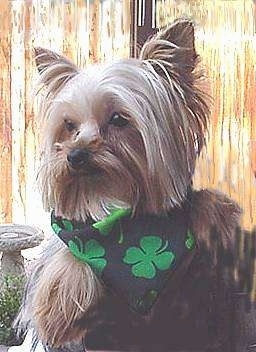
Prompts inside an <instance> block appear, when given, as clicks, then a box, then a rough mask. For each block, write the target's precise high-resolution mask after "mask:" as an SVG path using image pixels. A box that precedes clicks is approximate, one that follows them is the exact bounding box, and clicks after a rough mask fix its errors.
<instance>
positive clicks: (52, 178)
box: [18, 19, 256, 352]
mask: <svg viewBox="0 0 256 352" xmlns="http://www.w3.org/2000/svg"><path fill="white" fill-rule="evenodd" d="M35 54H36V58H35V59H36V64H37V67H38V71H39V73H40V81H39V89H38V90H39V92H40V95H41V97H42V98H41V104H40V109H39V110H40V111H39V115H40V121H41V123H42V127H41V132H42V165H41V168H40V170H39V185H40V190H41V193H42V200H43V204H44V207H45V209H46V210H47V211H50V210H53V212H52V226H53V229H54V231H55V235H53V236H52V237H51V239H50V241H49V244H48V246H47V248H46V249H45V251H44V253H43V255H42V258H41V259H40V260H39V261H38V262H37V264H36V265H35V268H34V270H33V272H32V274H31V275H30V278H29V280H28V284H27V288H26V293H25V297H24V300H23V305H22V308H21V312H20V315H19V318H18V325H19V327H20V329H25V330H26V329H28V328H32V329H33V330H34V334H35V339H36V340H38V341H41V342H42V343H43V344H44V348H45V350H46V351H76V352H78V351H84V350H85V349H89V350H103V349H104V350H111V351H117V350H118V351H136V352H140V351H147V352H150V351H157V352H161V351H162V352H167V351H168V352H171V351H176V352H177V351H183V352H184V351H197V352H206V351H212V352H213V351H214V352H217V351H219V352H229V351H230V352H231V351H232V352H235V351H237V352H243V351H244V352H245V351H247V348H248V347H249V346H253V343H255V342H256V337H255V319H254V315H253V314H252V313H248V312H246V313H243V308H242V307H243V303H242V301H243V299H244V295H243V294H241V292H240V291H239V292H237V291H236V285H235V278H234V275H233V274H232V272H233V270H232V269H233V266H232V265H233V264H232V263H233V262H232V260H231V261H230V262H229V261H228V260H226V262H225V263H224V261H225V260H224V259H225V258H230V253H231V254H232V253H233V252H234V251H233V247H234V239H235V233H236V229H237V228H238V226H239V219H240V214H241V210H240V208H239V207H238V205H236V204H235V203H234V202H233V201H232V200H230V199H229V198H228V197H226V196H225V195H223V194H221V193H219V192H217V191H212V190H199V191H195V190H193V187H192V177H193V174H194V170H195V164H196V160H197V158H198V156H199V155H200V151H201V149H202V147H203V146H204V145H205V136H206V133H207V126H208V121H209V114H210V113H209V105H210V104H209V101H210V100H209V97H208V95H207V92H206V89H205V85H204V81H205V80H204V75H203V73H202V70H201V69H200V67H199V56H198V55H197V53H196V49H195V35H194V25H193V23H192V22H191V21H190V20H187V19H178V20H176V21H174V22H173V23H172V24H171V25H169V26H167V27H166V28H164V29H162V30H161V31H159V32H158V33H157V34H156V35H155V36H154V37H152V38H150V39H148V41H147V42H146V43H145V44H144V46H143V47H142V49H141V52H140V56H139V58H130V59H122V60H119V61H117V62H114V63H112V64H108V65H94V66H92V67H89V68H87V69H86V70H80V69H79V68H78V67H76V65H75V64H73V63H72V62H70V61H69V60H68V59H66V58H64V57H63V56H60V55H58V54H56V53H54V52H52V51H49V50H46V49H42V48H36V49H35ZM142 234H143V236H142ZM138 236H142V237H138ZM114 238H115V243H114V240H113V239H114ZM89 254H90V255H89ZM119 261H121V264H120V263H119ZM252 348H253V347H252ZM252 350H253V349H252ZM250 351H251V349H250ZM255 351H256V349H255Z"/></svg>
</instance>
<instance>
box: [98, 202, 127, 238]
mask: <svg viewBox="0 0 256 352" xmlns="http://www.w3.org/2000/svg"><path fill="white" fill-rule="evenodd" d="M130 215H131V209H113V210H112V211H111V212H110V214H109V215H108V216H106V217H105V218H104V219H103V220H100V221H98V222H96V223H95V224H93V225H92V226H93V227H94V228H95V229H97V230H99V231H100V233H101V234H102V235H104V236H107V235H108V234H109V233H110V232H111V230H112V229H113V227H114V226H115V224H116V223H117V222H118V221H119V220H120V219H122V218H123V217H125V216H130Z"/></svg>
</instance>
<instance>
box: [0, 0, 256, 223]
mask: <svg viewBox="0 0 256 352" xmlns="http://www.w3.org/2000/svg"><path fill="white" fill-rule="evenodd" d="M144 3H145V4H147V0H146V2H144ZM130 6H131V1H129V0H12V1H5V0H0V68H1V75H0V104H1V105H0V118H1V124H0V162H1V178H0V222H8V221H19V222H31V219H32V221H34V219H35V221H34V222H37V223H39V224H40V222H41V219H43V214H44V213H43V211H42V209H41V208H40V197H39V195H38V194H37V192H36V191H35V189H36V188H35V184H34V181H35V176H36V172H35V170H36V168H37V158H36V156H37V155H38V141H37V134H38V131H37V126H36V121H35V119H34V113H33V110H32V108H31V107H32V99H31V91H32V88H33V85H34V82H35V80H36V77H37V72H36V70H35V67H34V64H33V60H32V48H33V46H42V47H46V48H50V49H52V50H55V51H57V52H59V53H62V52H63V53H64V54H65V55H67V56H68V57H70V58H71V59H72V60H74V61H75V62H76V63H77V64H78V65H80V66H82V67H84V66H86V65H88V64H90V63H93V62H95V61H111V60H112V59H113V58H117V57H128V56H129V49H130V23H131V15H130V13H131V11H130ZM184 16H185V17H191V18H193V19H194V21H195V23H196V24H197V31H196V37H197V40H196V45H197V49H198V51H199V53H200V54H201V56H202V61H203V63H204V64H205V67H206V71H207V74H208V76H209V78H210V82H211V87H212V88H211V91H212V96H213V107H212V115H211V125H210V128H209V142H208V147H207V150H206V151H204V153H203V154H202V156H201V159H200V162H199V163H198V168H197V172H196V175H195V180H194V183H195V186H196V187H211V188H218V189H220V190H222V191H223V192H225V193H227V194H229V195H230V196H231V197H232V198H234V199H235V200H237V201H238V203H239V204H240V205H241V207H242V208H243V209H244V218H243V221H244V226H245V227H246V228H247V229H251V228H252V227H253V226H255V225H256V182H255V177H254V174H253V172H255V171H256V148H255V145H256V104H255V102H256V80H255V64H256V34H255V19H256V15H255V5H254V3H253V1H251V0H226V1H222V0H214V1H211V0H200V1H199V0H193V1H185V0H184V1H182V0H157V1H156V22H157V26H162V25H164V24H166V23H168V22H170V21H171V20H173V19H174V18H176V17H184ZM253 156H254V160H255V161H254V165H252V161H253ZM47 221H48V220H47Z"/></svg>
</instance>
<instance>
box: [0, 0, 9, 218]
mask: <svg viewBox="0 0 256 352" xmlns="http://www.w3.org/2000/svg"><path fill="white" fill-rule="evenodd" d="M0 24H1V30H0V68H1V75H0V121H1V124H0V158H1V176H0V222H3V223H5V222H11V221H12V134H11V130H12V123H11V116H12V115H11V114H12V112H11V32H12V22H11V2H10V1H1V4H0Z"/></svg>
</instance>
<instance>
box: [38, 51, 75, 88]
mask: <svg viewBox="0 0 256 352" xmlns="http://www.w3.org/2000/svg"><path fill="white" fill-rule="evenodd" d="M34 56H35V62H36V66H37V69H38V72H39V73H40V76H41V83H43V85H45V86H49V87H50V86H51V88H52V92H54V91H57V90H58V89H59V88H61V87H62V86H63V84H65V83H66V82H67V81H69V80H70V79H71V78H72V77H74V76H75V75H76V74H77V73H78V72H79V69H78V68H77V67H76V65H75V64H73V63H72V62H71V61H69V60H68V59H66V58H65V57H64V56H61V55H59V54H57V53H55V52H53V51H51V50H48V49H44V48H40V47H36V48H34Z"/></svg>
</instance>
